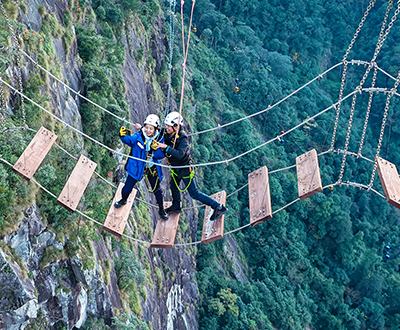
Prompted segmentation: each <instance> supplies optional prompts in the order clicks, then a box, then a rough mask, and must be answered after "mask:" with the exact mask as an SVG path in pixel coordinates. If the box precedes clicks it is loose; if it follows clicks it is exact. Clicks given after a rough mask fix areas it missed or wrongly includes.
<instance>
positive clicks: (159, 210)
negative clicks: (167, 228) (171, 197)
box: [158, 207, 168, 220]
mask: <svg viewBox="0 0 400 330" xmlns="http://www.w3.org/2000/svg"><path fill="white" fill-rule="evenodd" d="M158 214H159V215H160V217H161V219H163V220H168V215H167V213H166V212H165V210H164V208H163V207H160V208H159V209H158Z"/></svg>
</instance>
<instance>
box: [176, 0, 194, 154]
mask: <svg viewBox="0 0 400 330" xmlns="http://www.w3.org/2000/svg"><path fill="white" fill-rule="evenodd" d="M184 3H185V1H184V0H181V21H182V48H183V49H182V51H183V63H182V88H181V100H180V103H179V119H178V130H177V132H179V129H180V126H181V118H182V108H183V96H184V94H185V76H186V61H187V55H188V52H189V44H190V34H191V33H190V32H191V30H192V21H193V10H194V5H195V4H196V0H192V10H191V13H190V22H189V32H188V39H187V43H186V50H185V26H184V23H183V5H184ZM176 140H177V139H175V140H174V144H173V145H172V148H175V143H176Z"/></svg>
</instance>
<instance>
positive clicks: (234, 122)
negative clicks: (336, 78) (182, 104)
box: [17, 49, 396, 136]
mask: <svg viewBox="0 0 400 330" xmlns="http://www.w3.org/2000/svg"><path fill="white" fill-rule="evenodd" d="M17 50H18V51H19V52H21V53H22V54H24V55H25V56H26V58H27V59H29V60H30V61H31V62H32V63H33V64H34V65H35V66H37V67H39V68H40V69H41V70H43V72H45V73H46V74H48V75H49V76H50V77H52V78H53V79H55V80H57V81H58V82H59V83H60V84H61V85H63V86H64V87H65V88H67V89H68V90H69V91H71V92H72V93H73V94H75V95H76V96H78V97H81V98H82V99H84V100H85V101H88V102H89V103H91V104H92V105H94V106H95V107H97V108H99V109H100V110H103V111H105V112H106V113H108V114H110V115H111V116H114V117H115V118H117V119H119V120H121V121H124V122H126V123H129V124H131V125H134V124H133V123H131V122H129V121H127V120H125V119H124V118H121V117H118V116H117V115H115V114H114V113H112V112H110V111H108V110H107V109H105V108H103V107H102V106H101V105H99V104H97V103H95V102H93V101H91V100H90V99H88V98H86V97H84V96H83V95H81V94H80V92H77V91H75V90H74V89H72V88H71V87H70V86H68V85H67V84H65V83H64V82H63V81H61V80H60V79H58V78H57V77H56V76H54V75H53V74H52V73H51V72H50V71H48V70H46V69H45V68H43V67H42V66H41V65H40V64H39V63H38V62H36V61H35V60H34V59H33V58H32V57H31V56H29V55H28V54H27V53H26V52H25V51H23V50H22V49H17ZM347 64H351V65H358V66H359V65H368V64H369V62H365V61H361V60H354V59H353V60H351V61H349V62H347ZM340 65H343V62H340V63H337V64H335V65H334V66H332V67H331V68H329V69H327V70H326V71H324V72H323V73H321V74H319V75H318V76H316V77H315V78H313V79H312V80H310V81H309V82H308V83H306V84H304V85H303V86H301V87H300V88H298V89H296V90H295V91H293V92H292V93H290V94H289V95H287V96H286V97H284V98H283V99H281V100H280V101H278V102H277V103H275V104H273V105H270V106H268V108H266V109H264V110H261V111H259V112H256V113H253V114H251V115H248V116H245V117H242V118H240V119H237V120H234V121H231V122H228V123H226V124H223V125H220V124H218V126H216V127H213V128H210V129H206V130H204V131H199V132H194V133H190V134H188V136H194V135H199V134H203V133H207V132H211V131H214V130H218V129H221V128H223V127H227V126H230V125H233V124H236V123H238V122H241V121H243V120H246V119H249V118H252V117H254V116H257V115H259V114H262V113H264V112H267V111H269V110H272V109H273V108H275V107H276V106H278V105H279V104H281V103H282V102H284V101H286V100H287V99H289V98H290V97H292V96H293V95H295V94H296V93H298V92H300V91H301V90H302V89H304V88H305V87H307V86H308V85H310V84H311V83H312V82H314V81H316V80H318V79H320V78H322V77H323V76H324V75H326V74H327V73H329V72H330V71H332V70H333V69H335V68H337V67H338V66H340ZM376 67H377V68H378V70H379V71H381V72H382V73H384V74H385V75H386V76H388V77H389V78H391V79H393V80H395V79H396V78H394V77H393V76H391V75H390V74H389V73H387V72H386V71H384V70H383V69H381V68H380V67H379V66H377V65H376Z"/></svg>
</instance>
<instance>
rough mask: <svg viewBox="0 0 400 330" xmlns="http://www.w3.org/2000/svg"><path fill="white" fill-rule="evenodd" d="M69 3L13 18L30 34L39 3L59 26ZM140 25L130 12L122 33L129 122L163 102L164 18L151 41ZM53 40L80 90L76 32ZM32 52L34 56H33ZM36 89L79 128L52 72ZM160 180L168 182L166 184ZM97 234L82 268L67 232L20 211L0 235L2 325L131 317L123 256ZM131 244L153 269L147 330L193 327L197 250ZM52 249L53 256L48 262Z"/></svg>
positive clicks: (47, 4)
mask: <svg viewBox="0 0 400 330" xmlns="http://www.w3.org/2000/svg"><path fill="white" fill-rule="evenodd" d="M68 6H69V3H68V1H42V0H27V1H26V8H27V10H25V12H24V11H23V10H22V9H21V8H19V14H18V21H19V22H20V23H22V24H24V25H25V26H26V29H27V30H28V31H36V32H39V31H40V30H41V28H42V20H43V17H42V15H41V14H40V8H42V9H41V10H43V8H44V9H45V10H46V12H47V13H51V14H54V15H55V17H56V18H57V20H58V21H59V22H60V24H61V22H62V17H63V14H64V12H65V10H66V9H68ZM139 25H140V18H138V17H134V18H132V22H131V24H129V27H126V28H124V30H123V33H122V40H123V42H124V44H125V51H126V58H125V64H124V67H123V76H124V80H125V85H126V95H125V96H126V100H127V102H128V104H129V105H130V116H131V120H132V121H134V122H136V121H138V122H140V121H143V119H144V118H145V116H146V115H147V114H148V113H149V112H153V113H154V112H156V110H160V109H161V107H162V105H161V103H160V102H161V101H160V100H159V99H156V98H155V97H154V93H155V91H154V85H153V84H152V79H153V78H154V77H153V76H154V75H156V74H158V73H160V70H161V66H162V65H163V61H165V59H164V57H165V44H166V40H165V36H163V34H162V25H163V19H162V17H161V16H158V18H157V21H156V22H155V26H156V28H155V29H153V31H155V32H153V33H151V35H150V38H146V36H144V35H143V34H141V33H138V31H139V28H137V27H138V26H139ZM72 29H73V31H74V32H75V30H74V28H73V27H72ZM52 45H53V48H54V51H55V60H54V61H55V62H56V63H58V64H59V66H60V68H61V75H62V81H64V82H65V83H67V84H68V85H69V86H70V87H71V88H73V89H74V90H76V91H79V92H81V93H83V82H82V76H81V71H80V64H79V63H80V61H79V54H78V52H77V43H76V37H75V36H74V40H73V42H72V43H71V45H70V48H69V49H68V50H67V49H66V47H65V44H64V43H63V41H62V40H61V38H55V37H54V38H52ZM22 46H23V45H22ZM140 48H145V49H147V50H148V51H147V52H145V56H148V55H147V54H149V55H151V56H152V58H154V59H155V65H154V67H153V68H152V69H151V70H149V69H148V68H147V67H146V66H145V65H143V63H142V64H138V63H137V61H136V59H135V52H137V51H138V50H139V49H140ZM30 56H32V58H33V59H36V58H37V54H34V53H31V54H30ZM22 63H23V66H24V72H25V73H26V74H25V75H24V80H26V79H28V78H29V76H30V72H32V70H33V69H34V68H35V63H33V62H32V61H30V60H29V59H27V58H24V57H23V58H22ZM41 74H43V72H42V73H41ZM164 87H166V86H163V88H164ZM41 93H43V94H46V95H48V96H49V99H50V108H51V109H54V111H55V113H56V115H57V116H59V117H60V118H62V119H63V120H64V121H66V122H67V123H69V124H71V125H74V126H75V127H77V128H79V129H81V128H82V122H81V116H80V112H79V107H80V105H81V104H82V100H81V99H80V97H79V96H77V95H75V94H74V93H71V92H70V91H68V90H67V89H66V88H65V87H64V86H62V85H61V84H60V83H58V82H57V81H55V80H54V79H52V78H51V77H49V76H47V81H46V85H45V86H44V87H43V88H42V90H41ZM164 184H165V187H167V183H164ZM141 197H142V198H145V199H146V200H148V201H152V198H154V197H152V196H149V194H148V193H144V194H143V196H141ZM131 219H133V220H132V222H131V221H130V222H129V223H128V226H127V231H128V232H129V234H132V235H134V234H133V228H134V227H135V222H137V221H138V219H137V218H136V215H135V214H134V212H132V217H131ZM156 221H158V216H157V212H156V210H155V211H154V212H152V214H151V227H152V229H153V230H154V228H155V224H156ZM187 221H188V223H190V224H191V226H190V228H189V230H188V231H187V233H186V234H182V235H181V236H180V237H181V238H180V239H181V240H183V241H189V238H191V239H192V240H194V238H195V234H196V228H197V218H196V216H195V214H194V212H190V213H189V214H188V215H187ZM83 225H85V224H83ZM96 235H97V238H96V240H93V241H91V247H90V248H89V250H91V251H92V252H93V254H92V255H90V256H89V257H90V258H91V259H92V260H93V262H92V263H90V264H89V266H88V265H87V264H86V265H84V262H83V260H82V258H83V257H84V256H83V255H80V253H79V252H78V253H77V254H76V257H74V258H69V257H67V255H68V254H67V253H66V252H65V250H66V249H67V247H68V237H66V236H64V237H59V236H58V235H57V232H54V231H53V230H51V229H49V228H48V227H47V225H46V221H44V220H43V217H42V215H41V214H40V211H39V209H38V207H37V206H36V203H33V204H32V205H31V206H30V207H28V208H27V209H25V210H24V217H23V219H22V221H21V222H20V223H19V226H18V229H17V230H15V231H13V232H12V233H9V234H7V235H6V236H4V237H0V328H1V329H10V330H14V329H73V328H85V326H86V325H87V321H88V320H91V319H103V320H104V328H107V326H112V324H113V317H114V316H118V315H120V314H121V313H123V312H125V313H128V314H132V313H133V312H132V310H131V308H130V306H129V304H127V303H126V301H124V294H123V293H122V294H121V289H120V288H119V287H118V278H117V274H116V271H115V270H114V261H115V260H117V259H118V258H119V257H120V247H119V243H115V242H112V239H111V238H110V237H106V236H103V235H102V232H101V228H100V227H98V228H96ZM141 236H142V237H141V238H142V239H146V240H147V241H149V240H150V239H151V238H150V237H147V236H146V235H145V234H141ZM132 246H133V251H134V253H135V254H138V251H139V249H143V250H144V257H142V258H141V259H140V260H141V262H142V264H143V268H146V269H149V270H150V272H149V273H148V274H147V279H146V281H145V282H144V283H143V284H142V286H143V287H142V288H140V289H141V292H145V294H142V295H140V305H141V310H142V315H138V317H139V318H140V319H142V320H144V321H146V322H148V323H149V324H151V326H152V329H177V330H186V329H191V330H193V329H197V308H196V305H197V300H198V292H197V286H196V279H195V267H196V261H195V253H196V249H195V248H186V247H185V248H183V247H177V248H174V249H171V250H158V249H150V248H148V247H147V246H142V247H139V246H138V245H137V243H135V244H132ZM82 253H83V252H82ZM49 254H51V256H52V257H51V258H50V259H49V260H50V261H49V262H47V261H46V260H47V259H46V257H47V256H48V255H49ZM156 273H157V274H160V273H161V276H156ZM138 289H139V288H138ZM85 324H86V325H85ZM102 326H103V325H102Z"/></svg>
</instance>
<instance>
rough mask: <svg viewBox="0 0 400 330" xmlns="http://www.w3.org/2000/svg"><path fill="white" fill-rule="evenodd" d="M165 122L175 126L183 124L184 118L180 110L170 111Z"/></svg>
mask: <svg viewBox="0 0 400 330" xmlns="http://www.w3.org/2000/svg"><path fill="white" fill-rule="evenodd" d="M164 122H165V124H167V125H168V126H172V127H174V126H175V125H178V124H179V125H182V123H183V118H182V116H181V115H180V114H179V112H176V111H173V112H170V113H169V114H168V115H167V117H165V121H164Z"/></svg>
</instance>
